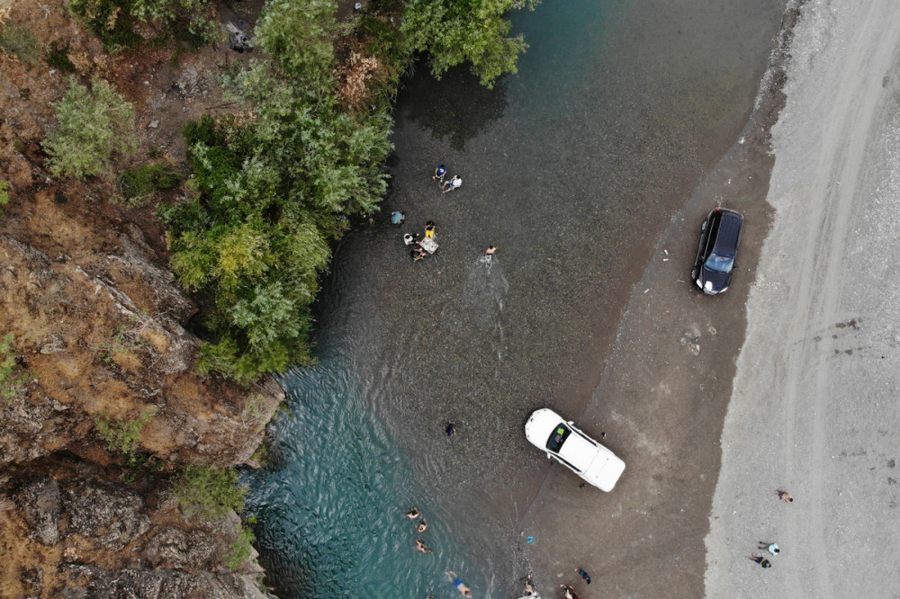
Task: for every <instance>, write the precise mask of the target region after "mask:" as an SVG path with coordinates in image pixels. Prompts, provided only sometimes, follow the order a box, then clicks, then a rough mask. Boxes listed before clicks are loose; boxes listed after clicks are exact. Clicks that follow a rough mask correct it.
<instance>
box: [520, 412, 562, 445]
mask: <svg viewBox="0 0 900 599" xmlns="http://www.w3.org/2000/svg"><path fill="white" fill-rule="evenodd" d="M561 422H565V421H564V420H563V419H562V416H560V415H559V414H557V413H556V412H554V411H553V410H551V409H549V408H541V409H539V410H535V411H534V412H532V413H531V416H529V417H528V421H527V422H526V423H525V438H526V439H528V440H529V441H530V442H531V444H532V445H534V446H535V447H537V448H538V449H542V450H544V451H547V440H548V439H549V438H550V433H552V432H553V429H555V428H556V427H557V426H558V425H559V424H560V423H561Z"/></svg>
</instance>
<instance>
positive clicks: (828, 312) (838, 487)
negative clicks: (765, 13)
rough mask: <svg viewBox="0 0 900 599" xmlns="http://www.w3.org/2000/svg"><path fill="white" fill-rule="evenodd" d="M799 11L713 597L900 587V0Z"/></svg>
mask: <svg viewBox="0 0 900 599" xmlns="http://www.w3.org/2000/svg"><path fill="white" fill-rule="evenodd" d="M802 15H803V16H802V18H801V21H800V24H799V25H798V26H797V28H796V31H795V39H794V43H793V46H792V50H791V53H792V55H793V59H792V60H791V62H790V63H789V67H788V83H787V85H786V87H785V93H786V95H787V104H786V106H785V109H784V110H783V112H782V115H781V118H780V119H779V122H778V124H777V125H776V127H775V129H774V131H773V148H774V153H775V166H774V170H773V173H772V180H771V187H770V189H771V191H770V193H769V198H768V200H769V202H770V203H771V204H772V205H773V206H774V207H775V210H776V217H775V220H774V224H773V228H772V231H771V234H770V236H769V237H768V238H767V239H766V242H765V245H764V248H763V251H762V257H761V260H760V263H759V268H758V273H757V281H756V284H755V285H754V287H753V289H752V290H751V292H750V298H749V302H748V308H747V315H748V316H747V318H748V327H747V339H746V343H745V345H744V347H743V350H742V352H741V354H740V358H739V360H738V364H737V374H736V378H735V380H734V390H733V393H732V397H731V402H730V405H729V408H728V414H727V417H726V422H725V428H724V433H723V437H722V450H723V453H722V469H721V474H720V476H719V481H718V484H717V487H716V493H715V498H714V504H713V512H712V516H711V520H710V524H711V530H710V533H709V535H708V537H707V540H706V545H707V549H708V555H707V562H708V567H707V574H706V596H707V597H711V598H716V597H815V598H827V597H879V598H881V597H885V598H886V597H898V596H900V575H898V574H897V569H896V568H897V556H898V555H900V514H898V511H897V506H898V503H900V486H898V480H900V472H898V470H897V468H896V461H897V459H898V457H900V456H898V454H900V449H898V448H900V432H898V431H900V407H898V403H897V391H898V387H900V375H898V373H900V354H898V352H897V346H898V344H900V301H898V300H900V286H898V275H897V274H896V273H897V271H896V264H895V263H896V258H897V257H898V256H900V237H898V235H897V223H898V214H900V172H898V168H900V167H898V164H900V160H898V159H900V104H898V102H900V75H898V73H900V28H898V26H897V25H898V23H900V3H898V2H896V0H870V1H868V2H851V1H849V0H844V1H839V2H838V1H828V0H821V1H819V0H811V1H810V2H809V3H808V4H807V5H806V6H805V7H804V8H803V10H802ZM779 487H782V488H787V489H789V490H791V491H792V492H793V494H794V495H795V497H796V500H795V502H794V503H793V504H790V505H788V504H782V503H780V502H779V501H778V500H777V498H776V497H775V495H774V491H775V489H776V488H779ZM771 540H775V541H777V542H778V543H779V544H780V545H781V547H782V554H781V555H780V556H778V557H777V558H775V559H774V560H773V561H774V567H773V568H771V569H770V570H762V569H761V568H759V567H758V566H756V564H754V563H753V562H751V561H749V560H748V559H747V556H749V555H750V554H751V553H753V552H754V551H755V550H756V547H757V542H758V541H771Z"/></svg>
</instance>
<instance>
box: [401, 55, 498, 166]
mask: <svg viewBox="0 0 900 599" xmlns="http://www.w3.org/2000/svg"><path fill="white" fill-rule="evenodd" d="M416 67H417V68H416V70H415V73H414V74H413V75H412V76H411V77H410V78H409V79H407V80H406V82H405V83H404V85H403V89H402V91H401V93H400V102H399V108H400V110H401V111H403V113H404V114H405V116H406V117H407V118H409V120H411V121H413V122H415V123H417V124H419V125H421V126H422V127H424V128H426V129H430V130H431V133H432V135H433V136H434V137H436V138H438V139H442V140H443V139H445V138H449V139H450V145H451V147H452V148H453V149H454V150H459V151H462V150H464V149H465V145H466V142H468V141H469V140H470V139H472V138H473V137H475V136H476V135H478V133H480V132H481V131H483V130H484V129H485V128H486V127H487V126H488V125H489V124H490V123H491V122H492V121H495V120H497V119H499V118H500V117H501V116H503V112H504V111H505V110H506V103H507V100H506V79H501V80H499V81H497V83H496V84H495V85H494V89H487V88H486V87H484V86H483V85H481V84H480V83H479V82H478V79H477V78H476V77H475V76H474V75H472V74H471V73H470V72H469V69H468V67H456V68H453V69H450V70H449V71H447V72H446V73H445V74H444V76H443V77H441V79H440V80H439V81H438V80H435V79H434V77H432V76H431V72H430V70H429V69H428V66H427V65H426V64H425V63H424V62H419V63H417V64H416Z"/></svg>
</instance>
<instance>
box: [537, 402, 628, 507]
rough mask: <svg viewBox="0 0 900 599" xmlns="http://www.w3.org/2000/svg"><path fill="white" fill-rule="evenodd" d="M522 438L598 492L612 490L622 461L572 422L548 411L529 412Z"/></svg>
mask: <svg viewBox="0 0 900 599" xmlns="http://www.w3.org/2000/svg"><path fill="white" fill-rule="evenodd" d="M525 438H526V439H528V440H529V441H530V442H531V444H532V445H534V446H535V447H537V448H538V449H540V450H542V451H544V452H545V453H546V454H547V458H548V459H554V460H556V461H557V462H559V463H560V464H562V465H563V466H565V467H566V468H568V469H569V470H571V471H572V472H574V473H575V474H577V475H578V476H580V477H581V478H583V479H584V480H585V481H587V482H589V483H590V484H592V485H594V486H595V487H597V488H598V489H600V490H601V491H607V492H609V491H612V490H613V487H615V486H616V482H617V481H618V480H619V477H620V476H622V472H624V471H625V462H623V461H622V460H621V459H619V458H618V457H616V454H614V453H613V452H611V451H610V450H608V449H607V448H605V447H603V446H602V445H600V444H599V443H597V442H596V441H594V440H593V439H591V438H590V437H588V436H587V435H585V434H584V433H583V432H581V431H580V430H579V429H578V428H576V427H575V425H574V424H573V423H572V421H571V420H568V421H566V420H563V418H562V416H560V415H559V414H557V413H556V412H554V411H553V410H551V409H549V408H541V409H539V410H535V411H534V412H532V414H531V416H529V417H528V422H526V423H525Z"/></svg>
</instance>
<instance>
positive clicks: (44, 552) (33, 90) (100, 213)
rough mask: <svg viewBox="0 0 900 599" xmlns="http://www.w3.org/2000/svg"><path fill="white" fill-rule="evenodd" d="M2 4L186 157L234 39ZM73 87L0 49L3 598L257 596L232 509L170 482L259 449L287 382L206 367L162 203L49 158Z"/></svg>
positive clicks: (9, 19)
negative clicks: (219, 373) (201, 512)
mask: <svg viewBox="0 0 900 599" xmlns="http://www.w3.org/2000/svg"><path fill="white" fill-rule="evenodd" d="M0 8H2V9H3V10H2V11H0V13H2V14H0V20H2V21H3V22H4V23H3V26H4V27H6V26H9V25H10V24H11V23H12V24H14V26H15V27H17V28H20V29H24V30H27V31H28V32H30V34H31V35H32V37H33V38H34V39H36V40H37V41H38V43H39V44H40V47H41V48H44V50H43V52H44V56H46V53H47V52H49V50H48V49H49V48H60V47H64V48H65V52H66V53H67V55H68V57H69V58H70V59H71V60H70V64H71V65H72V68H74V69H76V71H77V72H76V73H75V75H76V76H80V77H88V76H97V75H100V76H103V77H105V78H107V79H108V80H110V81H111V82H113V83H114V84H116V85H117V86H118V88H119V89H120V91H121V92H122V93H123V94H124V95H125V96H126V97H127V98H128V99H129V100H130V101H131V102H133V103H134V105H135V106H136V108H137V111H138V117H139V121H140V122H142V123H146V122H150V118H151V117H152V116H153V114H158V115H160V116H161V117H162V118H163V119H164V120H165V123H164V124H163V126H160V124H159V121H158V120H156V121H155V125H154V126H153V127H147V126H146V125H145V126H144V128H143V129H142V133H141V135H142V140H141V144H142V152H143V153H144V157H145V158H146V156H148V155H150V154H153V155H155V156H158V157H162V158H163V159H165V160H170V161H172V162H177V161H178V160H179V159H180V158H181V156H179V148H178V145H179V139H180V134H179V130H180V126H181V124H182V123H183V122H184V121H185V120H186V119H187V118H189V117H191V116H192V115H193V114H195V112H196V111H195V110H194V109H193V108H192V106H193V105H194V104H193V101H194V100H198V102H199V99H201V98H200V94H201V93H202V99H204V100H205V99H207V98H211V101H215V98H214V94H215V92H210V91H209V89H208V87H204V86H200V85H199V83H198V81H197V79H198V76H196V75H197V74H198V73H200V74H202V73H208V72H209V71H210V70H211V69H212V68H213V67H214V66H215V65H216V64H217V61H219V60H220V59H221V52H222V51H227V49H226V50H214V49H209V50H208V51H207V53H206V54H203V53H200V54H197V55H194V56H190V57H188V58H186V59H184V60H181V61H180V62H178V61H175V60H173V55H172V52H171V51H169V52H168V54H167V53H166V52H163V51H160V50H152V51H148V52H145V53H142V54H135V53H133V54H131V55H128V54H124V55H115V56H113V55H108V54H107V53H105V52H104V51H103V50H102V49H101V48H100V46H99V44H98V43H97V41H96V40H95V39H93V38H92V37H91V36H89V35H88V34H86V33H85V32H84V30H83V28H82V27H81V26H80V25H79V24H78V23H77V22H75V21H74V20H73V19H72V18H71V17H70V15H69V13H68V11H67V9H66V7H65V5H64V3H63V2H62V1H58V2H53V1H51V2H46V3H43V4H41V5H40V6H38V5H35V4H33V3H30V2H13V3H12V4H11V5H10V6H2V7H0ZM215 52H220V53H219V54H216V53H215ZM204 61H206V63H204ZM185 72H188V74H190V73H193V74H194V75H195V76H194V77H193V79H192V81H193V83H191V81H188V83H186V84H185V85H181V86H179V85H178V82H179V81H180V80H182V79H184V73H185ZM199 77H200V78H203V75H199ZM188 79H191V78H190V77H188ZM144 82H146V84H145V83H144ZM65 87H66V78H65V77H63V76H62V74H61V73H59V72H58V71H57V69H54V68H51V67H50V66H49V65H48V63H47V62H46V61H44V60H38V61H35V62H29V61H27V60H23V59H22V58H21V57H17V56H14V55H13V53H10V52H0V115H2V122H0V180H3V181H5V182H7V183H8V186H9V196H10V198H9V203H8V204H7V205H6V206H5V207H0V208H2V210H3V213H2V214H0V339H2V340H3V342H4V344H5V348H6V349H5V350H3V347H4V346H3V345H0V350H2V351H0V354H2V355H0V362H2V360H3V359H6V362H5V369H4V367H0V376H2V380H0V559H2V561H3V568H0V596H2V597H57V596H60V597H122V596H133V597H153V598H156V597H159V598H163V597H165V598H172V597H260V596H262V592H261V591H260V590H259V586H258V578H259V575H260V569H259V567H258V566H257V565H256V563H255V559H254V556H253V555H252V554H251V555H250V557H249V558H247V559H243V560H241V561H240V563H233V562H234V555H233V554H232V550H233V547H234V544H235V542H236V541H237V540H238V539H239V536H240V534H241V526H240V521H239V519H238V517H237V516H236V515H235V514H234V512H230V513H229V514H226V515H225V516H224V517H222V518H217V519H212V520H210V519H204V520H202V521H201V520H197V519H192V518H189V517H188V516H186V515H185V514H183V513H182V510H181V509H180V507H179V503H178V501H177V500H176V499H175V495H176V493H175V491H174V490H173V486H174V485H175V484H176V481H177V480H178V476H179V473H180V472H181V471H182V469H183V468H184V467H185V465H188V464H205V465H216V466H231V465H236V464H244V463H247V462H249V461H251V456H252V455H253V453H254V451H255V450H256V449H257V447H258V446H259V444H260V442H261V440H262V436H263V433H264V428H265V425H266V423H267V422H268V420H269V419H270V418H271V416H272V415H273V413H274V411H275V409H276V408H277V406H278V404H279V402H280V400H281V399H282V395H281V390H280V388H279V387H278V385H277V383H275V382H274V381H272V380H269V381H265V382H263V383H261V384H259V385H257V386H255V387H253V388H249V389H246V388H241V387H238V386H236V385H233V384H230V383H228V382H226V381H222V380H218V379H215V378H204V377H201V376H199V375H198V374H197V373H196V372H195V368H194V364H195V360H196V350H197V346H198V343H199V342H198V340H197V338H196V337H195V336H194V335H193V334H192V333H191V332H189V330H188V324H189V322H190V319H191V318H192V317H193V316H194V315H195V314H196V312H197V308H196V306H195V305H194V304H193V303H192V302H191V301H190V300H189V299H188V298H187V297H186V296H185V295H184V294H183V293H182V292H181V290H180V289H179V288H178V286H177V285H176V283H175V281H174V279H173V276H172V275H171V273H169V272H168V270H167V269H166V264H167V257H166V253H165V247H166V245H165V239H164V236H163V235H162V230H161V227H160V225H159V223H158V222H157V220H156V218H155V216H154V214H155V213H154V210H155V206H154V205H153V203H152V202H151V203H150V204H149V205H146V206H143V207H140V208H138V207H134V206H129V205H127V204H125V203H123V202H122V201H118V200H117V199H116V195H117V194H116V186H115V178H114V177H112V176H111V177H107V178H103V177H101V178H98V179H95V180H89V181H87V182H75V181H71V180H56V179H54V178H53V177H51V176H50V175H49V173H48V172H47V170H46V169H45V166H46V165H45V161H46V157H45V156H44V155H43V153H42V151H41V146H40V142H41V140H42V139H43V138H44V136H45V135H46V133H47V131H48V130H49V128H50V127H52V126H53V108H52V102H53V101H55V100H57V99H58V98H59V97H60V96H61V95H62V93H63V91H64V89H65ZM201 88H203V89H202V91H198V90H200V89H201ZM195 96H197V97H195ZM176 103H177V105H176ZM176 115H177V118H176ZM229 562H231V563H229ZM226 564H228V566H229V567H226Z"/></svg>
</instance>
